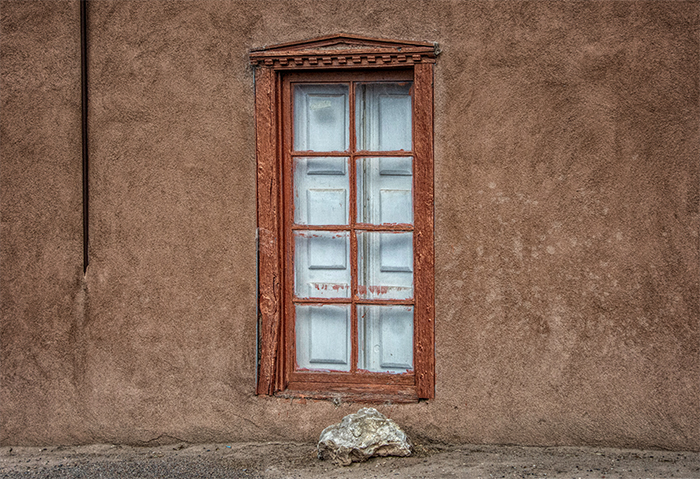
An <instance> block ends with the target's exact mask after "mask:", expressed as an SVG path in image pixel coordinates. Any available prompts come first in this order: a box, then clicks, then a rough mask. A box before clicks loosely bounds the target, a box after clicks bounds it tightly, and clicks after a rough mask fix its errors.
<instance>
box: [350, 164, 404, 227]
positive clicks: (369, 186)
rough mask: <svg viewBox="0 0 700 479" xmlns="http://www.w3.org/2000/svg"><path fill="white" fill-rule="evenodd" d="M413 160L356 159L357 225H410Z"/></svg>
mask: <svg viewBox="0 0 700 479" xmlns="http://www.w3.org/2000/svg"><path fill="white" fill-rule="evenodd" d="M412 163H413V158H411V157H410V156H409V157H402V158H396V157H389V158H358V160H357V221H358V222H360V223H372V224H382V223H384V224H386V223H413V195H412V193H411V188H412V186H413V169H412Z"/></svg>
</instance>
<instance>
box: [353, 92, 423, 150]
mask: <svg viewBox="0 0 700 479" xmlns="http://www.w3.org/2000/svg"><path fill="white" fill-rule="evenodd" d="M356 91H357V95H356V98H355V123H356V132H357V149H358V150H368V151H395V150H404V151H410V150H411V147H412V125H411V121H412V120H411V118H412V113H411V105H412V101H411V84H410V83H409V82H403V83H385V82H381V83H363V84H360V85H358V86H357V89H356Z"/></svg>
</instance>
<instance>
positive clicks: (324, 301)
mask: <svg viewBox="0 0 700 479" xmlns="http://www.w3.org/2000/svg"><path fill="white" fill-rule="evenodd" d="M292 302H293V303H295V304H310V305H318V306H323V305H324V304H350V303H352V298H297V297H294V298H293V299H292Z"/></svg>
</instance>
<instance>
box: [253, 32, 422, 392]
mask: <svg viewBox="0 0 700 479" xmlns="http://www.w3.org/2000/svg"><path fill="white" fill-rule="evenodd" d="M435 56H436V48H435V46H434V45H433V44H432V43H428V42H400V41H393V40H380V39H373V38H366V37H359V36H351V35H334V36H329V37H323V38H317V39H314V40H310V41H305V42H296V43H286V44H280V45H275V46H272V47H269V48H264V49H259V50H254V51H252V52H251V54H250V60H251V64H252V65H253V66H254V67H255V114H256V118H255V123H256V138H257V147H256V157H257V220H258V241H259V247H258V248H259V249H258V270H259V273H258V288H259V289H258V304H259V318H258V321H259V328H258V329H259V344H258V348H259V364H258V377H257V385H256V393H257V394H263V395H272V394H285V395H291V396H305V397H318V398H323V397H337V396H338V395H342V396H344V397H346V398H347V399H351V400H352V399H358V400H363V401H372V400H380V401H381V400H387V399H391V400H393V401H413V400H417V399H430V398H433V397H434V394H435V393H434V391H435V359H434V358H435V353H434V344H435V333H434V311H435V306H434V246H433V66H434V62H435ZM398 69H400V70H405V71H410V72H412V74H413V82H414V100H413V122H414V123H413V125H414V127H413V128H414V130H413V131H414V133H413V135H414V137H413V143H414V147H413V148H414V155H415V160H414V218H415V219H414V281H415V297H414V300H415V306H414V315H415V317H414V346H413V352H414V370H413V374H411V375H391V374H382V375H381V376H378V375H374V376H372V375H365V376H364V378H363V379H367V381H364V380H363V381H362V382H357V381H353V382H352V383H348V382H344V383H335V382H333V381H332V380H331V381H329V380H328V376H329V375H328V374H326V376H325V377H324V375H323V374H318V375H316V376H314V374H315V373H309V374H310V378H313V377H318V378H319V381H318V382H313V379H308V380H306V381H304V382H303V383H301V384H299V383H291V384H290V377H289V376H290V371H291V370H292V367H293V364H290V362H291V363H293V360H291V359H290V358H289V357H288V356H289V355H288V354H287V347H288V346H287V344H288V343H287V338H286V336H287V332H286V329H285V295H286V294H290V292H289V289H290V288H291V285H288V284H286V282H288V281H285V278H287V277H288V275H285V267H286V265H285V248H286V247H288V245H285V234H284V230H283V228H284V224H285V218H284V215H285V200H284V191H285V181H289V179H288V175H289V174H290V172H285V171H284V167H283V165H284V163H283V157H284V156H285V155H284V154H285V152H284V151H283V145H284V141H283V140H284V129H285V128H289V125H288V124H285V119H284V118H283V108H282V102H283V92H282V87H283V78H284V75H285V73H286V72H299V71H306V72H309V71H311V72H319V73H321V72H330V71H345V72H347V71H351V72H355V71H356V72H358V73H361V72H362V71H377V70H383V71H387V72H390V71H392V70H398ZM388 76H391V75H388Z"/></svg>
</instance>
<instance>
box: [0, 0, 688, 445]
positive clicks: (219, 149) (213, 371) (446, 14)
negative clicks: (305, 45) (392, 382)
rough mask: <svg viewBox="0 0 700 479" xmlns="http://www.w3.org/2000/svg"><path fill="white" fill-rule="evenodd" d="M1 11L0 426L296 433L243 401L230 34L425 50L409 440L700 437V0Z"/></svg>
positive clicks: (403, 411) (245, 237) (114, 434)
mask: <svg viewBox="0 0 700 479" xmlns="http://www.w3.org/2000/svg"><path fill="white" fill-rule="evenodd" d="M89 8H90V11H89V15H90V23H89V44H90V56H89V91H90V111H89V115H90V116H89V132H90V146H89V151H90V174H89V181H90V266H89V269H88V271H87V274H86V275H83V271H82V219H81V218H82V217H81V208H82V206H81V205H82V193H81V166H80V165H81V159H80V158H81V146H80V144H81V143H80V141H81V140H80V42H79V4H78V2H77V1H75V0H72V1H64V0H52V1H43V2H42V1H31V2H27V1H13V0H3V1H2V3H0V12H1V32H0V33H1V35H0V42H1V43H0V48H1V49H2V50H1V53H2V88H1V89H0V98H1V100H2V117H1V122H2V130H1V133H2V138H1V140H2V141H1V144H0V148H1V150H0V152H1V154H2V164H1V170H0V173H1V177H0V181H1V189H0V195H1V196H0V197H1V199H2V210H1V212H2V228H1V229H0V234H1V242H0V245H1V246H0V248H1V249H0V260H1V263H0V267H1V268H2V269H1V271H2V281H1V290H0V292H1V295H2V297H1V302H2V303H1V304H2V323H1V325H0V341H1V343H0V347H1V349H0V355H1V356H0V358H1V361H2V364H1V371H0V372H1V375H0V380H1V383H0V385H1V389H0V444H3V445H40V444H43V445H48V444H78V443H91V442H108V443H109V442H115V443H132V444H146V443H150V444H154V443H158V442H175V441H263V440H275V439H284V440H303V441H311V440H315V439H316V438H317V437H318V434H319V433H320V431H321V430H322V429H323V428H324V427H325V426H327V425H329V424H332V423H335V422H338V421H339V420H340V418H342V417H343V416H345V415H346V414H348V413H350V412H354V411H356V410H357V408H358V407H359V406H358V405H357V404H351V405H348V404H341V405H340V406H339V407H336V406H335V405H334V404H333V403H332V402H324V401H311V400H307V401H299V400H293V401H292V400H289V399H280V398H267V397H256V396H255V395H254V393H253V391H254V371H255V227H256V220H255V215H256V213H255V175H256V166H255V128H254V96H253V93H254V81H253V72H252V70H251V68H250V67H249V66H248V63H247V52H248V51H249V50H250V49H251V48H256V47H261V46H265V45H271V44H275V43H281V42H287V41H294V40H303V39H308V38H312V37H316V36H321V35H328V34H334V33H338V32H347V33H353V34H360V35H368V36H381V37H386V38H397V39H408V40H428V41H436V42H438V43H439V44H440V47H441V49H442V53H441V55H440V56H439V58H438V60H437V63H436V69H435V186H436V188H435V247H436V263H435V264H436V296H435V297H436V320H435V322H436V378H437V386H436V396H435V399H434V400H431V401H428V402H422V403H418V404H408V405H392V404H385V405H379V406H378V409H379V410H380V411H381V412H383V413H384V414H386V415H388V416H390V417H391V418H392V419H394V420H396V421H397V423H398V424H400V425H401V426H402V427H403V428H404V429H405V430H406V431H407V433H408V434H409V435H410V436H412V437H417V438H427V439H434V440H441V441H455V442H471V443H507V444H530V445H555V444H568V445H573V444H576V445H605V446H618V447H645V448H656V447H658V448H669V449H678V450H689V449H690V450H699V449H700V352H699V347H700V346H699V345H700V331H699V326H700V324H699V321H700V311H699V307H700V297H699V291H700V286H699V283H698V281H699V276H700V267H699V266H700V264H699V261H698V253H699V238H698V231H699V230H700V217H699V215H698V206H699V202H700V200H699V193H698V188H699V183H700V178H699V175H698V171H699V166H698V165H699V162H698V157H699V151H698V144H699V132H700V128H699V126H700V121H699V117H700V111H699V101H698V92H699V89H698V80H699V73H698V72H699V71H700V64H699V58H700V54H699V51H700V50H699V48H698V38H699V36H698V29H699V25H700V22H699V11H700V8H699V4H698V2H695V1H690V2H683V1H678V2H653V1H652V2H641V1H609V2H606V1H598V2H575V1H574V2H520V1H518V2H506V1H504V2H491V1H480V0H476V1H470V2H466V1H445V0H437V1H431V2H424V1H414V0H406V1H398V0H371V1H359V0H355V1H352V2H350V1H323V2H319V1H311V0H303V1H302V0H291V1H267V0H256V1H223V0H216V1H197V2H185V1H149V2H133V1H97V2H89Z"/></svg>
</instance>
